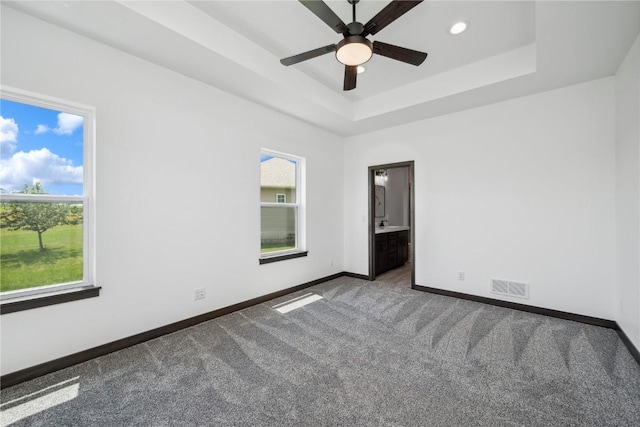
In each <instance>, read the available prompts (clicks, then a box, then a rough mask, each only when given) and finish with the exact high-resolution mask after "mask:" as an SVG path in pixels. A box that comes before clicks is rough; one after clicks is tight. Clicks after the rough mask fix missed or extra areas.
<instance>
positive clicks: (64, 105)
mask: <svg viewBox="0 0 640 427" xmlns="http://www.w3.org/2000/svg"><path fill="white" fill-rule="evenodd" d="M0 98H2V99H5V100H7V101H14V102H19V103H22V104H28V105H33V106H36V107H42V108H48V109H50V110H54V111H60V112H64V113H70V114H75V115H77V116H82V117H83V118H84V120H83V140H82V141H83V147H82V155H83V164H82V172H83V183H82V193H83V194H82V196H56V195H33V194H15V193H3V194H0V200H1V201H3V202H28V201H31V202H36V201H37V202H52V203H55V202H60V203H73V202H82V227H83V228H82V252H83V260H82V267H83V271H82V280H81V281H77V282H69V283H59V284H53V285H44V286H38V287H34V288H27V289H18V290H15V291H6V292H1V293H0V301H9V300H11V299H14V298H23V297H36V296H40V295H42V294H48V293H53V292H60V291H69V290H73V289H75V288H83V287H86V286H93V285H94V284H95V278H94V272H95V197H94V194H95V179H94V168H95V163H94V162H95V159H94V155H93V153H94V149H95V141H96V134H95V116H96V114H95V108H94V107H91V106H88V105H83V104H79V103H75V102H71V101H67V100H62V99H59V98H54V97H50V96H46V95H41V94H37V93H33V92H28V91H25V90H21V89H17V88H13V87H8V86H4V85H3V86H2V88H1V89H0Z"/></svg>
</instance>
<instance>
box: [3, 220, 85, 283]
mask: <svg viewBox="0 0 640 427" xmlns="http://www.w3.org/2000/svg"><path fill="white" fill-rule="evenodd" d="M42 241H43V243H44V246H45V250H44V251H40V248H39V246H38V233H36V232H35V231H25V230H17V231H11V230H7V229H4V228H3V229H0V292H5V291H14V290H17V289H25V288H32V287H36V286H44V285H53V284H57V283H66V282H74V281H79V280H82V225H81V224H79V225H60V226H57V227H53V228H50V229H49V230H47V231H46V232H44V233H43V234H42Z"/></svg>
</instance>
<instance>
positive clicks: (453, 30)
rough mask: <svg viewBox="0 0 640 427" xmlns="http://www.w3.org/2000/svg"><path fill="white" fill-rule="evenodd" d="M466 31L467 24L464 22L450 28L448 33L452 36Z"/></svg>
mask: <svg viewBox="0 0 640 427" xmlns="http://www.w3.org/2000/svg"><path fill="white" fill-rule="evenodd" d="M466 29H467V23H466V22H464V21H460V22H456V23H455V24H453V25H452V26H451V28H450V29H449V32H450V33H451V34H453V35H457V34H460V33H463V32H464V30H466Z"/></svg>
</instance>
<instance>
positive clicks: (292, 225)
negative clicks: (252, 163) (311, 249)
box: [260, 150, 306, 264]
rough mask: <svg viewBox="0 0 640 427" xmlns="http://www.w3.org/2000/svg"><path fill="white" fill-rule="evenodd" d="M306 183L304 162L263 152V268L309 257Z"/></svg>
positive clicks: (261, 179)
mask: <svg viewBox="0 0 640 427" xmlns="http://www.w3.org/2000/svg"><path fill="white" fill-rule="evenodd" d="M303 183H304V159H302V158H300V157H296V156H292V155H288V154H282V153H276V152H273V151H266V150H263V151H261V155H260V259H261V263H262V264H264V263H267V262H273V261H280V260H282V259H289V258H297V257H298V256H305V255H306V251H305V244H304V202H303V195H304V191H303V190H304V188H303V186H304V184H303ZM274 201H275V202H274Z"/></svg>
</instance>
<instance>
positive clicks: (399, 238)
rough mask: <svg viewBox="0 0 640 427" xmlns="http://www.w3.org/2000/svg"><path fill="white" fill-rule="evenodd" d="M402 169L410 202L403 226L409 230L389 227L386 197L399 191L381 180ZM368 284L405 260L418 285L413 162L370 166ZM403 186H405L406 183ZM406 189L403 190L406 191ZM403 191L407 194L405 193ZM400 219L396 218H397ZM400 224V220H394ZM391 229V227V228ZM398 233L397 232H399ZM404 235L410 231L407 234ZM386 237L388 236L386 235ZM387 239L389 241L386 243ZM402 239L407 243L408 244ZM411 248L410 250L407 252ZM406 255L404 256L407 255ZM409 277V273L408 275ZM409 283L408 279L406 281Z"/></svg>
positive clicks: (388, 210)
mask: <svg viewBox="0 0 640 427" xmlns="http://www.w3.org/2000/svg"><path fill="white" fill-rule="evenodd" d="M400 168H404V169H407V182H406V192H407V195H408V200H407V201H406V204H407V206H406V210H407V218H406V220H404V221H403V222H408V228H409V229H408V230H406V227H405V226H404V225H405V224H402V225H400V224H389V223H388V220H389V218H390V209H389V208H390V207H389V206H388V200H390V199H392V198H391V197H389V196H390V195H389V194H387V193H388V190H389V189H391V190H393V191H397V187H391V188H387V187H385V186H384V184H383V183H382V182H381V181H380V179H381V178H383V179H384V178H388V176H389V175H390V173H391V172H393V171H394V170H396V171H397V170H399V169H400ZM368 180H369V280H375V278H376V276H377V275H378V273H379V272H380V271H381V268H382V269H383V270H385V269H387V268H386V267H387V264H389V266H390V267H393V266H394V265H399V264H400V263H402V261H403V260H407V262H408V263H410V270H411V283H410V286H411V287H413V286H414V285H415V257H416V250H415V249H416V247H415V225H416V220H415V209H414V206H415V201H414V199H415V185H414V183H415V180H414V162H413V160H411V161H406V162H399V163H390V164H383V165H375V166H369V174H368ZM403 185H404V183H403ZM403 188H404V187H403ZM403 191H404V190H403ZM396 218H397V217H396ZM382 221H385V223H384V224H385V227H386V228H385V227H382V229H381V228H380V227H379V225H380V223H381V222H382ZM394 221H397V222H399V220H397V219H396V220H394ZM389 226H391V227H389ZM396 229H397V230H398V232H396ZM405 231H408V233H406V232H405ZM383 234H385V235H383ZM386 237H389V239H390V240H389V241H388V242H387V239H386ZM403 239H408V241H407V242H406V245H407V246H405V242H404V241H403ZM407 247H410V248H411V250H406V249H405V248H407ZM405 250H406V251H407V253H406V254H405V253H404V251H405ZM405 274H406V273H405ZM405 280H406V279H405Z"/></svg>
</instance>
